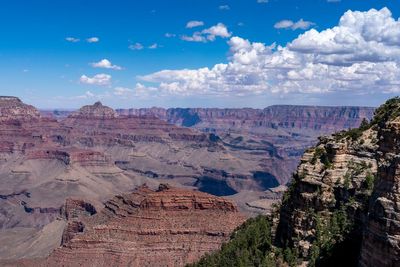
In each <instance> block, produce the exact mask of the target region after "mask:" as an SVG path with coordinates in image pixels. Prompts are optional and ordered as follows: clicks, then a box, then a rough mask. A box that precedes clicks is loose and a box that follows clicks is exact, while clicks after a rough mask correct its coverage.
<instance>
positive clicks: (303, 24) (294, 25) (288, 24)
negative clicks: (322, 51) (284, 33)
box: [274, 19, 315, 30]
mask: <svg viewBox="0 0 400 267" xmlns="http://www.w3.org/2000/svg"><path fill="white" fill-rule="evenodd" d="M313 25H315V23H314V22H311V21H305V20H303V19H300V20H299V21H297V22H293V21H291V20H286V19H285V20H281V21H279V22H277V23H275V25H274V28H275V29H292V30H297V29H302V30H307V29H308V28H310V27H311V26H313Z"/></svg>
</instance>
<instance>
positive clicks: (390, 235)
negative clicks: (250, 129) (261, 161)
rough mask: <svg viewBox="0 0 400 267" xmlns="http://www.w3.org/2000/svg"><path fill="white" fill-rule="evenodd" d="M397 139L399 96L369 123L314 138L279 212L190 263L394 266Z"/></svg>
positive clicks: (399, 241)
mask: <svg viewBox="0 0 400 267" xmlns="http://www.w3.org/2000/svg"><path fill="white" fill-rule="evenodd" d="M399 140H400V98H394V99H391V100H388V101H387V102H386V103H385V104H384V105H382V106H381V107H380V108H378V109H377V110H376V113H375V116H374V119H373V120H372V121H371V122H370V123H367V122H363V123H362V125H361V127H360V128H358V129H352V130H349V131H342V132H339V133H336V134H334V135H332V136H328V137H322V138H320V140H319V142H318V144H317V145H316V146H315V147H313V148H311V149H309V150H307V151H306V153H305V154H304V155H303V157H302V159H301V163H300V165H299V166H298V168H297V171H296V173H295V174H294V179H293V181H292V182H291V185H290V186H289V190H288V191H287V192H286V194H285V195H284V197H283V200H282V205H281V206H280V208H279V209H277V212H276V213H273V214H272V215H271V216H269V217H268V218H264V219H263V218H258V219H256V220H251V221H248V222H247V223H246V224H244V225H243V226H242V227H241V230H240V233H241V234H238V235H233V238H232V239H231V240H230V242H229V243H228V244H227V245H226V246H224V248H223V249H222V250H221V251H219V252H216V253H214V254H212V255H211V256H207V257H203V258H202V259H201V260H200V261H199V262H198V263H196V264H194V266H232V265H234V266H241V265H243V264H244V265H245V266H260V264H261V265H262V266H363V267H364V266H365V267H372V266H384V267H386V266H387V267H393V266H400V238H399V236H400V227H399V225H400V224H399V218H400V215H399V214H400V213H399V209H398V206H399V185H400V180H399V173H400V172H399V157H398V155H399V152H400V150H399V149H400V141H399ZM254 229H261V230H262V231H263V232H264V233H263V235H264V237H263V238H259V239H255V238H253V237H254V236H259V235H260V231H261V230H258V231H255V230H254ZM243 233H244V234H243ZM231 255H237V258H233V259H232V257H231Z"/></svg>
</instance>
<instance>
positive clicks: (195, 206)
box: [19, 186, 244, 266]
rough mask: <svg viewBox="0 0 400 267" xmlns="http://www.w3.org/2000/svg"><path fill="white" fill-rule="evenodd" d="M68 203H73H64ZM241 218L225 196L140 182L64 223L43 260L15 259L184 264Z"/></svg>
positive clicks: (224, 238)
mask: <svg viewBox="0 0 400 267" xmlns="http://www.w3.org/2000/svg"><path fill="white" fill-rule="evenodd" d="M74 203H75V202H74ZM71 205H72V206H76V204H73V203H71V202H69V203H68V202H67V204H66V206H71ZM77 205H78V206H79V205H80V203H78V204H77ZM78 210H80V208H78ZM243 221H244V217H243V216H242V215H241V214H240V213H239V212H238V211H237V208H236V206H235V204H234V203H232V202H231V201H228V200H225V199H222V198H219V197H214V196H212V195H209V194H206V193H202V192H198V191H193V190H186V189H177V188H170V187H165V186H161V188H160V190H157V191H152V190H150V189H148V188H147V187H145V186H144V187H141V188H139V189H138V190H137V191H135V192H133V193H130V194H124V195H120V196H116V197H114V198H113V199H111V200H110V201H108V202H107V203H106V207H105V208H104V209H103V210H102V211H101V212H100V213H98V214H95V215H93V216H91V217H81V220H80V221H77V220H74V221H73V222H71V223H69V224H68V226H67V227H66V230H65V231H64V238H65V239H64V240H66V243H65V244H64V245H63V246H62V247H61V248H59V249H57V250H55V251H54V252H53V253H52V254H51V255H50V256H49V257H48V258H47V259H43V260H32V261H29V260H28V261H24V260H23V261H20V262H19V264H20V265H21V266H184V265H185V264H187V263H190V262H194V261H196V260H198V259H199V258H200V257H201V256H202V255H204V254H205V253H209V252H212V251H215V250H217V249H218V248H219V247H220V246H221V245H222V243H224V242H226V241H227V240H228V239H229V236H230V234H231V233H232V232H233V230H234V229H235V228H236V227H238V226H239V225H240V224H241V223H242V222H243Z"/></svg>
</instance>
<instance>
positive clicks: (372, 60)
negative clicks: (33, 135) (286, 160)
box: [0, 0, 400, 109]
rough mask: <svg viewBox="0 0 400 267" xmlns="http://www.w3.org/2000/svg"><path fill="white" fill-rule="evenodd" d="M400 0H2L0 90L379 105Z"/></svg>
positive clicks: (205, 101) (48, 100)
mask: <svg viewBox="0 0 400 267" xmlns="http://www.w3.org/2000/svg"><path fill="white" fill-rule="evenodd" d="M399 16H400V1H398V0H390V1H389V0H388V1H386V0H225V1H222V0H168V1H165V0H146V1H139V0H137V1H126V0H112V1H110V0H85V1H82V0H68V1H67V0H57V1H54V0H34V1H33V0H32V1H31V0H24V1H23V0H3V1H1V7H0V73H1V74H0V95H13V96H18V97H20V98H21V99H22V100H23V101H24V102H27V103H29V104H32V105H35V106H37V107H39V108H45V109H47V108H62V109H66V108H78V107H80V106H82V105H84V104H90V103H94V102H96V101H102V102H103V103H104V104H107V105H109V106H112V107H114V108H129V107H136V108H137V107H152V106H159V107H253V108H264V107H267V106H270V105H274V104H301V105H359V106H378V105H379V104H381V103H383V102H384V101H385V100H386V99H388V98H390V97H393V96H396V95H398V94H399V92H400V21H399Z"/></svg>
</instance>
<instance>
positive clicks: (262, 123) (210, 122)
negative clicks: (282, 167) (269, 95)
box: [117, 105, 374, 134]
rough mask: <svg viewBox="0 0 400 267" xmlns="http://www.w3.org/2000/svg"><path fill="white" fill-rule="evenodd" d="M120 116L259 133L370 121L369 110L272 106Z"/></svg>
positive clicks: (155, 110) (140, 112)
mask: <svg viewBox="0 0 400 267" xmlns="http://www.w3.org/2000/svg"><path fill="white" fill-rule="evenodd" d="M117 112H118V113H119V114H123V115H136V116H138V115H153V116H155V117H157V118H160V119H162V120H165V121H168V122H170V123H173V124H177V125H180V126H186V127H195V128H198V129H203V130H206V129H208V130H210V131H220V130H223V131H228V130H231V131H234V130H235V129H236V130H239V129H242V131H243V130H244V129H246V130H248V131H250V132H255V133H259V134H262V133H263V132H262V131H260V129H264V131H265V129H268V128H270V129H278V128H286V129H293V130H296V129H297V130H298V129H303V130H305V129H309V130H316V131H326V133H329V132H332V131H338V130H342V129H346V128H354V127H358V126H359V124H360V122H361V120H362V119H363V118H369V119H370V118H371V117H372V116H373V112H374V109H373V108H368V107H319V106H289V105H282V106H279V105H278V106H271V107H267V108H265V109H251V108H241V109H240V108H238V109H218V108H170V109H162V108H143V109H118V110H117Z"/></svg>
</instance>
